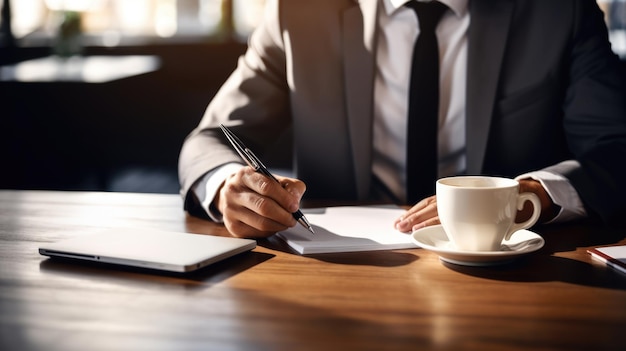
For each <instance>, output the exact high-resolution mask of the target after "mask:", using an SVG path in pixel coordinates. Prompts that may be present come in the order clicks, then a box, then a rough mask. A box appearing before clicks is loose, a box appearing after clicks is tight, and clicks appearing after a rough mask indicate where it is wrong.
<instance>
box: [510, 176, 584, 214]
mask: <svg viewBox="0 0 626 351" xmlns="http://www.w3.org/2000/svg"><path fill="white" fill-rule="evenodd" d="M525 178H531V179H534V180H536V181H538V182H539V183H541V185H542V186H543V188H544V189H545V190H546V192H547V193H548V195H549V196H550V198H551V199H552V202H554V203H555V204H556V205H558V206H560V207H561V210H560V211H559V213H558V214H557V215H556V217H554V218H553V219H552V220H550V221H549V222H548V223H558V222H565V221H568V220H573V219H577V218H582V217H586V216H587V211H585V207H584V206H583V203H582V201H581V200H580V196H578V193H577V192H576V189H574V187H573V186H572V184H571V183H570V182H569V180H567V178H565V177H564V176H562V175H560V174H556V173H553V172H548V171H535V172H529V173H526V174H522V175H519V176H517V177H515V179H516V180H520V179H525Z"/></svg>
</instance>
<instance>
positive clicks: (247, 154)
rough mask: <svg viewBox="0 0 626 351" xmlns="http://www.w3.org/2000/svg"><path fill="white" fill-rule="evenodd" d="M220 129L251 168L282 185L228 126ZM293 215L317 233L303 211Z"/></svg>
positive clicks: (221, 126) (222, 126)
mask: <svg viewBox="0 0 626 351" xmlns="http://www.w3.org/2000/svg"><path fill="white" fill-rule="evenodd" d="M220 128H221V129H222V132H224V135H226V138H227V139H228V141H230V143H231V144H232V145H233V147H234V148H235V151H237V153H238V154H239V156H241V158H242V159H243V160H244V161H245V162H246V163H247V164H248V165H249V166H250V167H252V168H254V170H255V171H257V172H259V173H261V174H263V175H265V176H267V177H269V178H271V179H274V180H275V181H276V182H277V183H280V182H279V181H278V179H276V177H274V176H273V175H272V173H270V171H268V170H267V167H265V165H264V164H263V162H261V160H260V159H259V158H258V157H257V156H256V155H255V154H254V152H252V150H250V149H248V148H247V147H246V145H244V143H243V142H242V141H241V140H239V138H238V137H237V136H236V135H235V134H234V133H233V132H231V131H230V129H228V128H226V126H224V125H223V124H220ZM292 215H293V218H295V219H296V220H297V221H298V223H300V224H301V225H302V226H303V227H305V228H306V229H308V230H309V231H310V232H311V233H313V234H315V232H314V231H313V227H311V223H309V221H308V220H307V219H306V217H304V214H303V213H302V211H300V210H297V211H296V212H294V213H292Z"/></svg>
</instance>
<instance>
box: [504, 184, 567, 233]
mask: <svg viewBox="0 0 626 351" xmlns="http://www.w3.org/2000/svg"><path fill="white" fill-rule="evenodd" d="M519 192H520V193H526V192H529V193H535V195H537V196H538V197H539V201H540V202H541V215H540V216H539V220H538V221H537V223H545V222H547V221H549V220H551V219H553V218H554V217H556V215H557V214H559V210H560V207H559V206H557V205H556V204H555V203H554V202H552V198H550V195H548V193H547V192H546V189H544V188H543V186H542V185H541V183H539V182H538V181H536V180H534V179H520V180H519ZM532 213H533V210H532V204H530V203H529V202H528V201H527V202H526V203H525V204H524V209H523V210H521V211H519V212H518V213H517V218H516V219H515V221H516V222H523V221H525V220H527V219H528V218H530V216H531V215H532Z"/></svg>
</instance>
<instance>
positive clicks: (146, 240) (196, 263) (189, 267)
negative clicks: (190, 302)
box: [39, 228, 256, 272]
mask: <svg viewBox="0 0 626 351" xmlns="http://www.w3.org/2000/svg"><path fill="white" fill-rule="evenodd" d="M255 247H256V241H254V240H250V239H240V238H229V237H218V236H211V235H202V234H188V233H181V232H169V231H159V230H152V229H129V228H122V229H108V230H103V231H102V232H99V233H96V234H86V235H83V236H79V237H76V238H73V239H68V240H63V241H59V242H56V243H47V244H41V245H40V247H39V253H40V254H42V255H46V256H50V257H64V258H74V259H80V260H88V261H96V262H105V263H113V264H121V265H127V266H134V267H142V268H152V269H160V270H166V271H174V272H189V271H193V270H196V269H198V268H202V267H205V266H207V265H210V264H212V263H215V262H218V261H221V260H223V259H225V258H228V257H231V256H233V255H236V254H239V253H242V252H245V251H249V250H252V249H254V248H255Z"/></svg>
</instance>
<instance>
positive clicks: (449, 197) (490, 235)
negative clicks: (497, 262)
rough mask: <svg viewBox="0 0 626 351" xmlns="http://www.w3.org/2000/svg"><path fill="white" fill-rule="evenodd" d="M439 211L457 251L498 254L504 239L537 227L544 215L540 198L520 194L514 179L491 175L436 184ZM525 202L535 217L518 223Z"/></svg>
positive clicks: (440, 218)
mask: <svg viewBox="0 0 626 351" xmlns="http://www.w3.org/2000/svg"><path fill="white" fill-rule="evenodd" d="M436 187H437V211H438V213H439V220H440V221H441V224H442V226H443V229H444V231H445V232H446V235H447V236H448V239H450V241H451V242H452V244H453V245H454V246H455V247H456V249H458V250H463V251H498V250H500V248H501V246H502V242H503V240H509V239H510V238H511V235H513V233H515V232H516V231H518V230H521V229H526V228H529V227H531V226H532V225H534V224H535V223H536V222H537V220H538V219H539V215H540V214H541V203H540V201H539V197H537V195H535V194H533V193H521V194H520V193H519V183H518V182H517V181H516V180H514V179H509V178H500V177H488V176H459V177H449V178H442V179H439V180H438V181H437V185H436ZM526 201H530V202H531V203H532V205H533V214H532V216H531V217H530V218H529V219H528V220H526V221H524V222H522V223H516V222H515V217H516V215H517V211H518V210H521V209H522V208H523V206H524V203H525V202H526Z"/></svg>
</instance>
